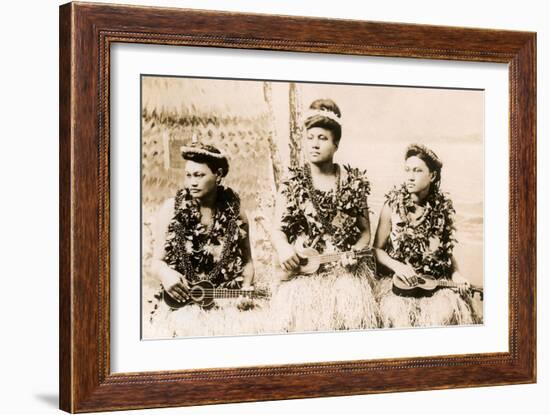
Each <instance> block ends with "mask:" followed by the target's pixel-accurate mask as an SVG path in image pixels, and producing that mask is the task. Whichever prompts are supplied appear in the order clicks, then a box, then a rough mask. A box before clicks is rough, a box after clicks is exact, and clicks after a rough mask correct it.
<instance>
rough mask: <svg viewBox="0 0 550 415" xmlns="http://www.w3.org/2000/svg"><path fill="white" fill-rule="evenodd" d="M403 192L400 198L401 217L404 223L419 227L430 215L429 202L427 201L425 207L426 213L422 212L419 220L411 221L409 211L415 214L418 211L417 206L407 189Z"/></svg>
mask: <svg viewBox="0 0 550 415" xmlns="http://www.w3.org/2000/svg"><path fill="white" fill-rule="evenodd" d="M403 190H404V191H403ZM403 190H402V191H401V194H400V196H399V205H398V206H399V217H400V218H401V220H402V221H403V222H404V223H408V224H410V225H413V226H418V225H420V224H421V223H422V222H424V221H425V220H426V218H427V217H428V215H429V213H430V204H429V201H426V206H425V207H424V211H423V212H422V214H421V215H420V216H419V217H418V218H416V219H414V220H411V218H410V216H409V213H408V210H412V211H413V212H414V211H416V209H417V206H416V205H415V203H414V202H413V201H412V199H411V195H410V193H409V192H408V191H407V190H406V189H403Z"/></svg>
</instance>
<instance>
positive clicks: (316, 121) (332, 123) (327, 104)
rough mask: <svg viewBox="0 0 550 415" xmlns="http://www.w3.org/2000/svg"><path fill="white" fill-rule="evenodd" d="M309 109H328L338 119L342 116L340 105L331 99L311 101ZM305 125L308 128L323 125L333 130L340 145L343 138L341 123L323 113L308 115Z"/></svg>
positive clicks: (322, 126) (335, 140)
mask: <svg viewBox="0 0 550 415" xmlns="http://www.w3.org/2000/svg"><path fill="white" fill-rule="evenodd" d="M309 109H310V110H311V111H321V112H322V111H327V112H328V113H332V114H333V115H334V116H336V118H338V119H339V118H341V117H342V113H341V112H340V108H338V105H336V103H335V102H334V101H333V100H331V99H317V100H315V101H313V102H312V103H311V105H310V106H309ZM304 125H305V127H306V129H307V130H309V129H310V128H313V127H321V128H325V129H327V130H329V131H331V132H332V134H333V136H334V142H335V144H336V145H338V143H339V142H340V138H342V125H341V123H339V122H338V121H336V120H333V119H331V118H328V117H326V116H323V115H322V114H316V115H313V116H310V117H308V118H307V119H306V121H305V122H304Z"/></svg>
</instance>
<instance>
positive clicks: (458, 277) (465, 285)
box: [451, 255, 470, 294]
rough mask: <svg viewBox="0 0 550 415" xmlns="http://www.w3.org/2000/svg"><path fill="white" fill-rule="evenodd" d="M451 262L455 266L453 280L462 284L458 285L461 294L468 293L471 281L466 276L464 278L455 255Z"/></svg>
mask: <svg viewBox="0 0 550 415" xmlns="http://www.w3.org/2000/svg"><path fill="white" fill-rule="evenodd" d="M451 262H452V266H453V276H452V280H453V281H454V282H456V283H458V284H460V286H459V287H458V291H459V292H460V293H461V294H466V293H467V292H468V290H469V289H470V282H469V281H468V280H467V279H466V278H464V276H463V275H462V274H461V273H460V269H459V268H458V262H457V261H456V258H455V256H454V255H453V256H452V257H451Z"/></svg>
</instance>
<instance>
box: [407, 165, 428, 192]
mask: <svg viewBox="0 0 550 415" xmlns="http://www.w3.org/2000/svg"><path fill="white" fill-rule="evenodd" d="M434 179H435V174H434V173H432V172H431V171H430V169H429V168H428V166H427V165H426V163H425V162H424V160H422V159H421V158H419V157H417V156H411V157H409V158H408V159H407V160H406V161H405V184H406V186H407V190H408V191H409V193H420V192H422V191H424V190H427V189H429V188H430V184H431V183H432V181H433V180H434Z"/></svg>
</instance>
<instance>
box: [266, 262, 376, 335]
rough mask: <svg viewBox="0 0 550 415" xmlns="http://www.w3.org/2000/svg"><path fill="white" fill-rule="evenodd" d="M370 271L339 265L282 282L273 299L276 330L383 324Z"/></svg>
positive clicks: (305, 329) (367, 327) (274, 328)
mask: <svg viewBox="0 0 550 415" xmlns="http://www.w3.org/2000/svg"><path fill="white" fill-rule="evenodd" d="M368 275H369V272H367V271H366V270H358V271H357V272H355V273H351V272H349V271H346V270H344V269H343V268H342V267H335V268H333V269H332V270H330V271H325V272H321V273H318V274H313V275H307V276H298V277H295V278H293V279H291V280H289V281H286V282H283V283H281V285H280V286H279V287H278V290H277V291H276V292H275V293H274V295H273V298H272V300H271V307H270V313H271V322H272V329H271V330H272V331H273V332H276V333H280V332H310V331H332V330H357V329H370V328H376V327H378V325H379V317H378V306H377V304H376V301H375V298H374V295H373V290H372V286H371V278H370V277H368Z"/></svg>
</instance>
